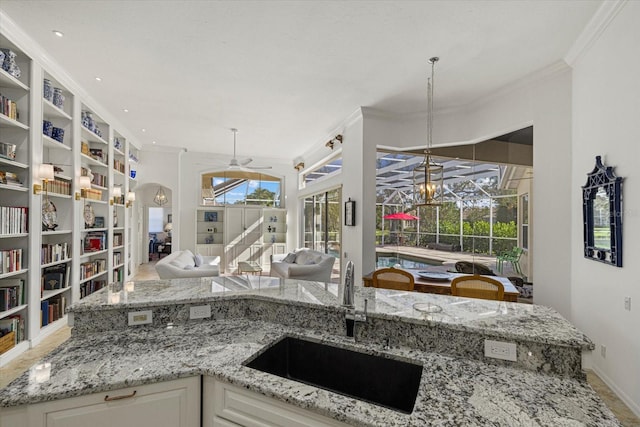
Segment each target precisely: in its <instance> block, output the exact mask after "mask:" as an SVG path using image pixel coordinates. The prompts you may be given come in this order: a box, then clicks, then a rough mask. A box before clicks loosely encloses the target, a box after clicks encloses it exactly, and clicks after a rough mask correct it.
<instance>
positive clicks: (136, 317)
mask: <svg viewBox="0 0 640 427" xmlns="http://www.w3.org/2000/svg"><path fill="white" fill-rule="evenodd" d="M152 321H153V315H152V313H151V310H144V311H130V312H129V326H135V325H146V324H149V323H151V322H152Z"/></svg>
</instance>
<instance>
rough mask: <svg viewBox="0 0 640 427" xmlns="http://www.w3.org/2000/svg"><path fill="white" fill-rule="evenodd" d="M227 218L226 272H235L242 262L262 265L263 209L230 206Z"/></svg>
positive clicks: (227, 210) (226, 211)
mask: <svg viewBox="0 0 640 427" xmlns="http://www.w3.org/2000/svg"><path fill="white" fill-rule="evenodd" d="M225 216H226V220H225V223H224V224H225V248H224V263H225V270H226V271H227V272H233V271H234V270H235V269H236V268H237V266H238V262H240V261H253V262H257V263H259V264H261V265H262V259H261V254H260V253H261V248H260V247H261V245H262V208H260V207H244V206H243V207H229V206H228V207H227V208H226V209H225Z"/></svg>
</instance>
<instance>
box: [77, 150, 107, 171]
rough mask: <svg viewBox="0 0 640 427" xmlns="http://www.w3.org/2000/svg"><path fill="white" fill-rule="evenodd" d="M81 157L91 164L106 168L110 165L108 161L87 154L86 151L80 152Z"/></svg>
mask: <svg viewBox="0 0 640 427" xmlns="http://www.w3.org/2000/svg"><path fill="white" fill-rule="evenodd" d="M80 158H81V159H82V160H83V161H86V162H87V163H88V164H90V165H92V166H98V167H102V168H106V167H108V166H109V165H107V164H106V163H102V162H101V161H100V160H96V159H94V158H93V157H90V156H87V155H86V154H84V153H80Z"/></svg>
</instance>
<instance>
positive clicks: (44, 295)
mask: <svg viewBox="0 0 640 427" xmlns="http://www.w3.org/2000/svg"><path fill="white" fill-rule="evenodd" d="M69 290H71V288H70V287H69V286H67V287H66V288H60V289H54V290H51V291H43V292H42V296H41V297H40V301H44V300H47V299H49V298H51V297H55V296H56V295H60V294H63V293H65V292H67V291H69Z"/></svg>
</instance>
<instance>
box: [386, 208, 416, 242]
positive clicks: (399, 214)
mask: <svg viewBox="0 0 640 427" xmlns="http://www.w3.org/2000/svg"><path fill="white" fill-rule="evenodd" d="M382 218H384V219H390V220H404V221H411V220H415V219H419V218H418V217H417V216H413V215H409V214H408V213H404V212H396V213H392V214H387V215H385V216H383V217H382ZM399 240H400V241H399V242H398V244H404V223H402V230H401V231H400V239H399Z"/></svg>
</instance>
